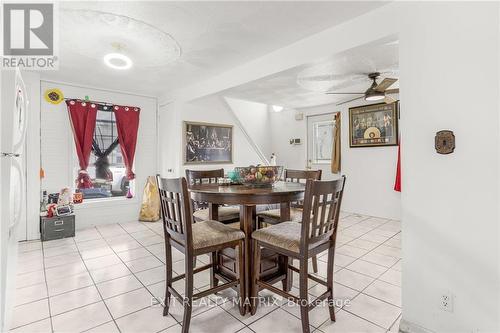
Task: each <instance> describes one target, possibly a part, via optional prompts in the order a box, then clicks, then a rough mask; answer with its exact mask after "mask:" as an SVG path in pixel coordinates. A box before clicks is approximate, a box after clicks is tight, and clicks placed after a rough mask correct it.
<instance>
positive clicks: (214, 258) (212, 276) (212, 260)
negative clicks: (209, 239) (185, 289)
mask: <svg viewBox="0 0 500 333" xmlns="http://www.w3.org/2000/svg"><path fill="white" fill-rule="evenodd" d="M210 263H211V264H212V267H211V268H210V288H214V287H217V286H218V285H219V280H218V279H217V278H216V277H215V273H216V272H217V252H212V255H211V257H210Z"/></svg>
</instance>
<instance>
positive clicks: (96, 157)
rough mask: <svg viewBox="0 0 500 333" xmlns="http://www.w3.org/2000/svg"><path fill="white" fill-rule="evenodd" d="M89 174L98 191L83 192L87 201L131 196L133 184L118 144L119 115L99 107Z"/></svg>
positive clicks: (106, 107) (95, 189) (94, 189)
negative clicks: (130, 189)
mask: <svg viewBox="0 0 500 333" xmlns="http://www.w3.org/2000/svg"><path fill="white" fill-rule="evenodd" d="M87 171H88V173H89V176H90V178H91V180H92V183H93V186H94V188H93V189H86V190H84V191H82V192H83V195H84V198H85V199H99V198H100V199H102V198H111V197H122V196H125V195H126V194H127V192H128V188H129V185H130V184H129V180H128V179H127V176H126V168H125V164H124V163H123V158H122V152H121V149H120V144H119V143H118V133H117V129H116V119H115V114H114V112H113V111H112V109H111V107H109V106H104V105H99V106H98V111H97V116H96V124H95V130H94V140H93V144H92V153H91V155H90V161H89V167H88V168H87Z"/></svg>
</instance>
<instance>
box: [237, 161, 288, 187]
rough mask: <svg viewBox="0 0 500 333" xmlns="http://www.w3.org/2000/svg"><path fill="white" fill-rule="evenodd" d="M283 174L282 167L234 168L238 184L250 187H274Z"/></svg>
mask: <svg viewBox="0 0 500 333" xmlns="http://www.w3.org/2000/svg"><path fill="white" fill-rule="evenodd" d="M282 172H283V167H281V166H260V165H258V166H253V165H251V166H249V167H236V168H234V173H235V176H236V177H237V178H238V182H240V183H241V184H243V185H245V186H249V187H272V186H273V185H274V183H276V182H277V181H278V180H279V179H280V177H281V173H282Z"/></svg>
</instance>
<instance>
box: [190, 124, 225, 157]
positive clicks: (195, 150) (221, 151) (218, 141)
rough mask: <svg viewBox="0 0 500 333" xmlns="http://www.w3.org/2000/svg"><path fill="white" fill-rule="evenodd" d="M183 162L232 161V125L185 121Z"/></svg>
mask: <svg viewBox="0 0 500 333" xmlns="http://www.w3.org/2000/svg"><path fill="white" fill-rule="evenodd" d="M183 128H184V130H183V140H184V143H183V150H184V164H231V163H233V126H232V125H223V124H210V123H197V122H189V121H185V122H184V124H183Z"/></svg>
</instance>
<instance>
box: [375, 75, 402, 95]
mask: <svg viewBox="0 0 500 333" xmlns="http://www.w3.org/2000/svg"><path fill="white" fill-rule="evenodd" d="M397 80H398V79H391V78H388V77H386V78H385V79H383V80H382V82H380V83H379V84H378V85H377V86H376V87H375V90H376V91H380V92H384V91H385V90H386V89H387V88H389V87H390V86H392V85H393V84H394V82H396V81H397Z"/></svg>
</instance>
